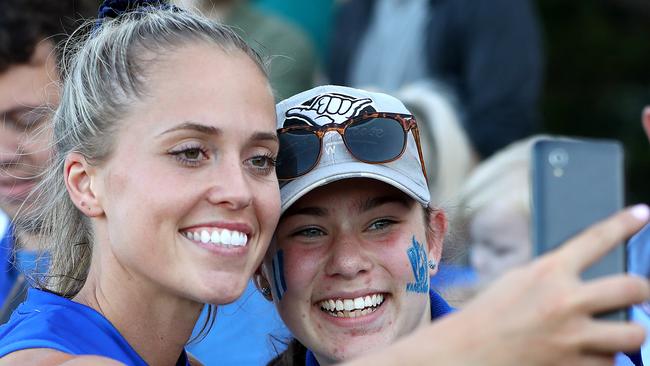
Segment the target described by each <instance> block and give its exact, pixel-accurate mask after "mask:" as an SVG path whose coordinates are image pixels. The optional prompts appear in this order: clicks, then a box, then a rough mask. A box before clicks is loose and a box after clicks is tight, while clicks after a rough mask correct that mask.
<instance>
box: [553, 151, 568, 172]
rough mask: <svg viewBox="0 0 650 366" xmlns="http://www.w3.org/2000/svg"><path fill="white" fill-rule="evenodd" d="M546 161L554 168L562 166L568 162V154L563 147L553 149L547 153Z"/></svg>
mask: <svg viewBox="0 0 650 366" xmlns="http://www.w3.org/2000/svg"><path fill="white" fill-rule="evenodd" d="M548 162H549V163H550V164H551V166H552V167H554V168H556V169H557V168H563V167H565V166H566V165H567V164H568V163H569V154H568V153H567V152H566V150H564V149H555V150H553V151H551V153H550V154H548Z"/></svg>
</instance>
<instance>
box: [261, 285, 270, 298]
mask: <svg viewBox="0 0 650 366" xmlns="http://www.w3.org/2000/svg"><path fill="white" fill-rule="evenodd" d="M262 295H264V297H266V298H268V297H269V296H271V288H269V287H266V286H264V287H262Z"/></svg>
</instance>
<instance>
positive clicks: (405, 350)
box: [349, 206, 650, 366]
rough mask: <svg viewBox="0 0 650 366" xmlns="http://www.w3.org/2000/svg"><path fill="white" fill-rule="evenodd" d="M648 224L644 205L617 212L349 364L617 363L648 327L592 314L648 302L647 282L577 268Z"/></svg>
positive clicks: (638, 343) (638, 342)
mask: <svg viewBox="0 0 650 366" xmlns="http://www.w3.org/2000/svg"><path fill="white" fill-rule="evenodd" d="M647 221H648V208H647V207H646V206H637V207H635V208H632V209H628V210H625V211H623V212H621V213H618V214H616V215H614V216H612V217H610V218H609V219H607V220H605V221H603V222H601V223H599V224H597V225H594V226H592V227H591V228H590V229H588V230H586V231H585V232H583V233H582V234H580V235H578V236H576V237H575V238H573V239H571V240H569V241H568V242H567V243H566V244H565V245H563V246H562V247H560V248H558V249H557V250H555V251H554V252H552V253H549V254H548V255H545V256H543V257H540V258H538V259H537V260H535V261H534V262H532V263H530V264H529V265H526V266H523V267H520V268H518V269H515V270H512V271H510V272H508V273H507V274H506V275H504V276H503V277H501V278H500V279H499V280H497V281H496V282H495V283H494V284H493V285H492V286H490V287H488V288H487V289H486V290H485V292H482V293H481V294H480V295H479V296H478V297H477V298H475V299H474V300H472V301H471V302H470V303H469V304H468V305H467V306H466V307H465V308H464V309H462V310H461V311H459V312H456V313H454V314H451V315H448V316H446V317H444V318H442V319H441V320H439V321H436V322H435V323H433V324H432V325H430V326H426V327H424V328H421V329H420V330H418V331H417V332H415V333H413V334H411V335H409V336H407V337H404V338H403V339H401V340H400V341H398V342H396V343H395V344H394V345H393V346H391V347H388V348H386V349H384V350H382V351H380V352H376V353H373V354H371V355H368V356H366V357H362V358H359V359H357V360H353V361H352V362H350V363H349V364H350V365H357V364H358V365H368V364H373V365H395V364H401V365H455V366H460V365H468V366H470V365H483V366H492V365H494V366H509V365H513V366H514V365H522V364H525V365H531V366H542V365H549V366H550V365H553V366H557V365H572V366H576V365H578V366H579V365H601V364H602V365H612V363H613V361H614V355H615V354H616V353H617V352H628V351H633V350H636V349H638V348H639V347H640V346H641V344H642V343H643V340H644V337H645V331H644V329H643V327H642V326H640V325H638V324H635V323H630V322H612V321H605V320H597V319H595V318H594V317H593V316H594V314H598V313H602V312H606V311H609V310H614V309H617V308H621V307H627V306H631V305H632V304H636V303H639V302H642V301H644V300H646V299H648V298H649V297H650V286H649V284H648V281H647V280H646V279H644V278H641V277H635V276H629V275H617V276H609V277H605V278H601V279H597V280H592V281H589V282H584V281H582V280H581V279H580V273H581V272H582V271H583V270H584V269H585V268H587V267H588V266H589V265H590V264H592V263H594V262H595V261H596V260H598V258H600V257H602V256H603V255H605V254H606V253H607V252H608V251H609V250H610V249H612V248H613V247H614V246H616V245H619V244H617V243H621V242H623V241H624V240H625V239H626V238H628V237H629V236H631V235H632V234H634V233H635V232H636V231H638V230H639V229H640V228H641V227H642V226H643V225H644V224H645V223H647Z"/></svg>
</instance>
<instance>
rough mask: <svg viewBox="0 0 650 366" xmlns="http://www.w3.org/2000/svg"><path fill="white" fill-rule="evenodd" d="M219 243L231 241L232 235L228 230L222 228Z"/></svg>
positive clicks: (229, 242)
mask: <svg viewBox="0 0 650 366" xmlns="http://www.w3.org/2000/svg"><path fill="white" fill-rule="evenodd" d="M221 243H222V244H231V243H232V235H231V234H230V230H223V231H222V232H221Z"/></svg>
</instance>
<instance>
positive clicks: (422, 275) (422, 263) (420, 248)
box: [406, 235, 429, 293]
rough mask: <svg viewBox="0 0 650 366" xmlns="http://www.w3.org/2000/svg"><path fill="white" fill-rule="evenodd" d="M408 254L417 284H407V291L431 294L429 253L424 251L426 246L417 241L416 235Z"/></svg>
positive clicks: (407, 251)
mask: <svg viewBox="0 0 650 366" xmlns="http://www.w3.org/2000/svg"><path fill="white" fill-rule="evenodd" d="M406 254H407V255H408V258H409V261H410V262H411V269H412V270H413V277H414V278H415V282H411V283H407V284H406V291H407V292H416V293H429V270H428V268H427V252H426V251H425V250H424V245H422V244H421V243H420V242H418V241H417V240H416V239H415V235H413V238H412V239H411V246H410V247H409V248H408V249H407V250H406Z"/></svg>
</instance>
